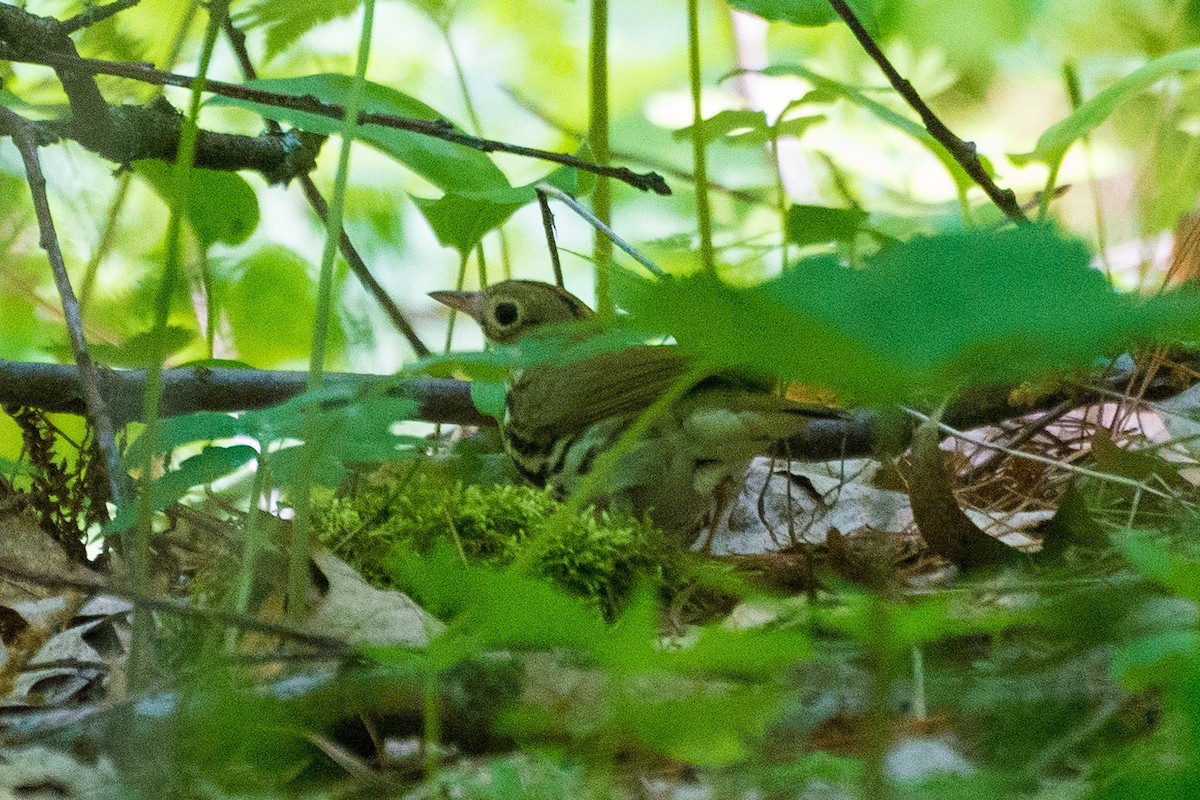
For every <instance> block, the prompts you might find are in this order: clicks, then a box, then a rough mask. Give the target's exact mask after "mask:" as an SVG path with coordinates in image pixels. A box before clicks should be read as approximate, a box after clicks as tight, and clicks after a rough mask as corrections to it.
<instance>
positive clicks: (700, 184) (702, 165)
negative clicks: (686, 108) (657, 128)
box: [687, 0, 717, 272]
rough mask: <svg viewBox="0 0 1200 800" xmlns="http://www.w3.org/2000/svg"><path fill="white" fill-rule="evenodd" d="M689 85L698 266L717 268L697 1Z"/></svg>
mask: <svg viewBox="0 0 1200 800" xmlns="http://www.w3.org/2000/svg"><path fill="white" fill-rule="evenodd" d="M687 12H688V83H689V87H690V89H691V94H692V172H693V173H695V175H696V220H697V222H698V223H699V226H700V264H701V265H702V266H703V267H704V269H705V270H706V271H709V272H713V271H715V270H716V268H717V261H716V257H715V255H714V253H713V242H712V209H711V207H710V206H709V202H708V160H707V158H706V155H705V152H704V135H703V134H704V131H703V128H702V126H701V123H702V122H703V121H704V113H703V109H702V108H701V103H700V99H701V98H700V89H701V86H700V2H699V0H688V5H687Z"/></svg>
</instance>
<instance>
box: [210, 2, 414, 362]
mask: <svg viewBox="0 0 1200 800" xmlns="http://www.w3.org/2000/svg"><path fill="white" fill-rule="evenodd" d="M225 35H226V37H227V38H228V39H229V43H230V45H231V46H232V47H233V53H234V55H235V56H236V57H237V60H238V64H239V65H240V66H241V68H242V74H243V75H245V76H246V79H247V80H254V79H255V78H257V77H258V73H257V71H256V70H255V69H254V62H252V61H251V60H250V52H249V51H248V50H247V49H246V35H245V34H243V33H242V32H241V31H240V30H238V29H237V27H236V26H235V25H234V24H233V20H232V19H230V18H229V16H228V15H227V16H226V17H225ZM267 130H268V131H269V132H271V133H274V134H281V133H282V130H283V129H282V128H281V127H280V125H279V123H278V122H276V121H275V120H273V119H269V120H267ZM300 187H301V188H302V189H303V190H304V197H305V199H307V200H308V204H309V205H310V206H311V207H312V209H313V211H315V212H316V214H317V217H319V218H320V220H321V222H322V223H324V222H325V221H326V216H327V215H328V213H329V207H328V205H327V204H326V202H325V197H324V195H322V194H321V190H320V189H318V188H317V184H316V183H315V182H314V181H313V179H312V176H310V175H308V174H307V173H305V174H303V175H301V176H300ZM338 247H339V249H340V250H341V253H342V256H343V257H344V258H345V259H346V263H347V264H349V265H350V271H351V272H353V273H354V275H355V277H357V278H358V280H359V282H360V283H361V284H362V285H363V287H364V288H365V289H366V290H367V291H368V292H369V293H370V294H371V296H372V297H374V298H375V302H377V303H379V305H380V306H381V307H382V308H383V310H384V312H385V313H387V315H388V318H389V319H391V321H392V324H393V325H395V326H396V329H397V330H399V331H400V333H401V334H402V335H403V336H404V338H405V339H407V340H408V344H409V346H410V347H412V349H413V352H414V353H416V354H417V356H418V357H420V358H425V357H426V356H428V355H430V350H429V348H428V347H426V346H425V343H424V342H422V341H421V337H419V336H417V332H416V330H414V329H413V326H412V325H411V324H410V323H409V321H408V318H407V317H405V316H404V314H403V313H402V312H401V311H400V307H399V306H397V305H396V304H395V303H394V302H393V301H392V298H391V297H390V296H389V295H388V293H387V291H386V290H384V288H383V286H382V285H381V284H380V283H379V281H377V280H375V276H374V275H373V274H371V270H370V269H368V268H367V263H366V262H365V261H363V258H362V256H361V255H360V254H359V252H358V248H357V247H355V246H354V243H353V242H352V241H350V236H349V234H347V233H346V230H345V228H344V227H343V228H342V232H341V236H340V237H339V239H338Z"/></svg>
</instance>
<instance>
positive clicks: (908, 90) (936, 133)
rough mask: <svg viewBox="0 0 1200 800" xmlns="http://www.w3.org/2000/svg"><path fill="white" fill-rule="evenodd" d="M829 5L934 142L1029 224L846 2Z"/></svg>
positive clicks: (1001, 206)
mask: <svg viewBox="0 0 1200 800" xmlns="http://www.w3.org/2000/svg"><path fill="white" fill-rule="evenodd" d="M829 4H830V5H831V6H833V10H834V11H836V12H837V14H838V16H839V17H841V18H842V19H843V20H844V21H845V22H846V25H847V26H849V28H850V31H851V32H852V33H853V34H854V38H856V39H858V43H859V44H860V45H862V48H863V50H865V51H866V52H867V55H869V56H870V57H871V59H872V60H873V61H874V62H875V63H876V64H878V65H879V68H880V69H881V70H882V71H883V74H884V75H885V76H886V77H887V79H888V82H889V83H890V84H892V88H894V89H895V90H896V92H897V94H899V95H900V96H901V97H903V98H904V101H905V102H906V103H908V104H909V105H910V106H912V108H913V110H914V111H916V112H917V114H919V115H920V117H921V122H922V123H924V125H925V129H926V130H928V131H929V134H930V135H931V136H933V138H935V139H937V140H938V142H939V143H941V145H942V146H943V147H945V148H946V151H947V152H949V153H950V155H951V156H952V157H953V158H954V160H955V161H957V162H958V163H959V165H960V166H962V168H963V169H964V170H965V171H966V173H967V174H968V175H970V176H971V178H972V179H973V180H974V181H975V182H976V183H977V184H979V186H980V188H982V189H983V191H984V192H985V193H986V194H987V196H988V197H989V198H991V201H992V202H993V203H995V204H996V206H997V207H999V209H1000V210H1001V211H1003V212H1004V214H1005V215H1006V216H1007V217H1008V218H1009V219H1011V220H1012V221H1013V222H1016V223H1026V222H1028V221H1029V218H1028V217H1026V216H1025V213H1024V212H1023V211H1021V207H1020V206H1019V205H1018V204H1017V198H1016V195H1014V194H1013V192H1012V190H1011V189H1001V188H1000V187H999V186H997V185H996V182H995V181H993V180H992V176H991V175H988V173H987V170H986V169H984V168H983V164H982V162H980V160H979V153H978V152H976V149H975V144H974V142H966V141H963V140H962V139H960V138H958V136H956V135H955V134H954V132H953V131H951V130H950V129H949V128H947V127H946V125H945V124H944V123H943V122H942V121H941V119H939V118H938V116H937V114H935V113H933V109H931V108H930V107H929V106H928V104H926V102H925V101H924V100H922V99H921V95H919V94H917V90H916V89H914V88H913V85H912V84H911V83H909V82H908V81H907V80H905V79H904V78H903V77H902V76H901V75H900V73H899V72H897V71H896V68H895V67H894V66H893V65H892V62H891V61H889V60H888V57H887V56H885V55H884V54H883V51H882V50H880V49H879V45H878V44H876V43H875V40H874V39H872V38H871V34H869V33H868V32H867V29H866V28H864V27H863V24H862V23H861V22H860V21H859V19H858V17H857V16H855V14H854V11H853V10H851V8H850V6H849V5H847V3H846V0H829Z"/></svg>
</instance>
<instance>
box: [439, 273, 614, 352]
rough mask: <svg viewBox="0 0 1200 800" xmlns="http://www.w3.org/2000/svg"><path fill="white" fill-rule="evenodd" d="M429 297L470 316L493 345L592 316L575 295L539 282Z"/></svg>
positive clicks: (511, 282)
mask: <svg viewBox="0 0 1200 800" xmlns="http://www.w3.org/2000/svg"><path fill="white" fill-rule="evenodd" d="M429 296H430V297H432V298H433V299H434V300H437V301H438V302H439V303H444V304H446V305H448V306H450V307H451V308H454V309H457V310H459V311H462V312H463V313H464V314H467V315H468V316H470V317H471V318H472V319H474V320H475V321H476V322H478V323H479V327H481V328H483V335H484V336H486V337H487V338H488V340H489V341H491V342H495V343H496V344H511V343H513V342H515V341H517V340H518V339H520V338H521V337H522V336H524V335H525V334H527V333H530V332H531V331H534V330H536V329H538V328H540V327H541V326H543V325H553V324H556V323H564V322H574V321H577V320H588V319H592V318H594V317H595V316H596V312H594V311H592V310H591V309H590V308H588V307H587V305H585V304H584V302H583V301H582V300H580V299H579V298H578V297H576V296H575V295H573V294H571V293H570V292H568V291H566V290H565V289H560V288H558V287H557V286H554V285H553V284H549V283H541V282H540V281H516V280H514V281H501V282H500V283H494V284H492V285H491V286H489V287H487V288H486V289H481V290H480V291H477V292H430V293H429Z"/></svg>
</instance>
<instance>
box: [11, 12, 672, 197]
mask: <svg viewBox="0 0 1200 800" xmlns="http://www.w3.org/2000/svg"><path fill="white" fill-rule="evenodd" d="M2 7H3V4H0V8H2ZM0 55H2V57H3V58H4V59H5V60H8V61H14V62H17V63H22V64H44V65H46V66H48V67H54V68H56V69H62V70H64V71H75V72H80V73H84V74H90V75H114V76H116V77H120V78H129V79H131V80H136V81H142V82H143V83H151V84H156V85H163V86H180V87H184V88H186V87H188V86H190V85H191V83H192V81H194V80H195V78H192V77H189V76H187V75H178V74H176V73H172V72H163V71H160V70H156V69H154V68H152V67H147V66H145V65H142V64H133V63H122V62H116V61H105V60H104V59H99V58H80V57H79V56H73V55H68V54H64V53H36V54H33V53H20V52H13V51H12V49H11V48H0ZM205 91H206V92H208V93H210V94H215V95H220V96H221V97H232V98H235V99H239V100H247V101H249V102H252V103H262V104H264V105H271V106H275V107H277V108H289V109H293V110H296V111H307V112H309V113H312V114H319V115H320V116H323V117H330V118H333V119H341V118H343V117H344V116H345V115H346V109H345V107H343V106H341V105H338V104H337V103H325V102H322V101H321V100H318V99H316V98H314V97H311V96H308V95H289V94H281V93H279V92H270V91H266V90H264V89H257V88H254V87H252V86H244V85H240V84H234V83H225V82H223V81H207V82H206V83H205ZM358 123H359V124H360V125H380V126H382V127H385V128H394V129H396V130H402V131H410V132H412V133H417V134H421V135H422V136H430V137H433V138H435V139H442V140H444V141H447V142H454V143H455V144H460V145H462V146H463V147H470V148H471V149H473V150H479V151H481V152H484V153H511V154H513V155H518V156H523V157H525V158H534V159H538V160H541V161H549V162H551V163H554V164H561V165H563V166H567V167H572V168H574V169H579V170H583V171H584V172H591V173H594V174H596V175H599V176H607V177H610V178H614V179H616V180H619V181H621V182H623V183H627V184H629V185H630V186H632V187H634V188H635V189H640V190H642V191H648V192H654V193H655V194H660V195H669V194H671V189H670V187H669V186H667V182H666V181H664V180H663V178H662V176H661V175H659V174H657V173H654V172H647V173H637V172H633V171H632V170H630V169H627V168H625V167H614V166H611V165H609V164H604V163H600V162H599V160H596V161H588V160H587V159H583V158H579V157H578V156H574V155H571V154H569V153H555V152H551V151H549V150H540V149H538V148H536V147H525V146H523V145H518V144H512V143H510V142H501V141H498V140H496V139H484V138H482V137H479V136H471V135H470V134H467V133H463V132H462V131H460V130H457V129H455V128H454V127H453V126H452V125H450V124H449V123H447V122H445V121H444V120H427V119H417V118H414V117H402V116H399V115H396V114H377V113H369V112H362V113H360V114H359V116H358Z"/></svg>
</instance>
